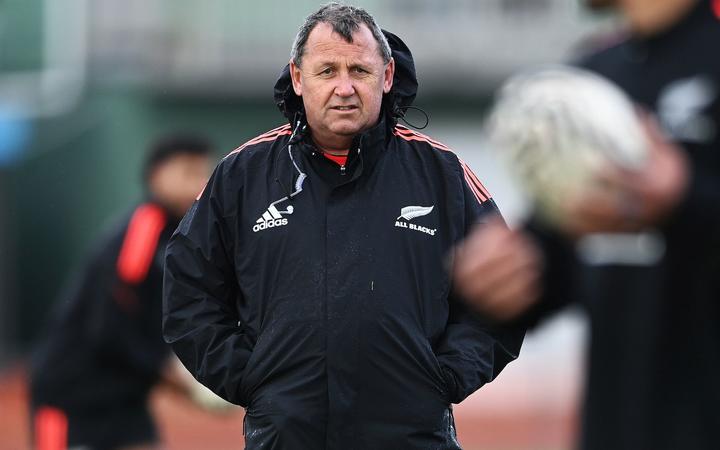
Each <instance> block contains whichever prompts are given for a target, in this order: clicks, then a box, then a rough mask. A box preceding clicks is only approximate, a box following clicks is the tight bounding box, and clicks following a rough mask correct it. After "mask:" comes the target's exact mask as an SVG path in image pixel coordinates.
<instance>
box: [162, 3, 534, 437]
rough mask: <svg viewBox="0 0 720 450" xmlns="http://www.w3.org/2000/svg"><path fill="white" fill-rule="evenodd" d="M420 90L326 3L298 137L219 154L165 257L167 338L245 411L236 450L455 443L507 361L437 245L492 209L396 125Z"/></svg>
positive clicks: (299, 100) (280, 136)
mask: <svg viewBox="0 0 720 450" xmlns="http://www.w3.org/2000/svg"><path fill="white" fill-rule="evenodd" d="M388 41H389V42H388ZM416 88H417V81H416V79H415V70H414V66H413V61H412V56H411V54H410V51H409V50H408V49H407V47H405V45H404V44H403V43H402V42H401V41H400V40H399V39H398V38H397V37H395V36H394V35H392V34H390V33H385V34H384V33H383V32H381V30H380V29H379V28H378V26H377V25H376V23H375V21H374V20H373V18H372V17H371V16H370V15H368V14H367V12H365V11H364V10H362V9H359V8H354V7H351V6H341V5H338V4H335V3H333V4H329V5H326V6H324V7H322V8H321V9H320V10H318V11H317V12H316V13H314V14H312V15H310V16H309V17H308V18H307V20H306V22H305V24H304V25H303V26H302V28H301V29H300V31H299V33H298V35H297V38H296V40H295V44H294V45H293V50H292V59H291V61H290V64H289V65H288V66H287V67H286V68H285V70H284V71H283V73H282V75H281V77H280V79H279V80H278V82H277V84H276V86H275V92H276V100H277V103H278V106H279V107H280V109H281V110H282V112H283V113H284V114H285V116H286V117H287V118H288V119H290V121H291V122H290V125H284V126H280V127H278V128H276V129H274V130H272V131H270V132H268V133H266V134H264V135H261V136H259V137H257V138H255V139H253V140H251V141H249V142H248V143H246V144H244V145H243V146H241V147H240V148H238V149H237V150H236V151H234V152H232V153H231V154H230V155H228V156H227V157H226V158H225V159H224V160H223V161H222V162H221V163H220V164H219V165H218V167H217V168H216V170H215V172H214V174H213V175H212V177H211V179H210V182H209V183H208V185H207V186H206V188H205V190H204V192H203V193H202V194H201V196H200V197H199V199H198V201H197V202H196V203H195V205H193V207H192V208H191V210H190V211H189V212H188V214H187V215H186V216H185V218H184V219H183V220H182V222H181V224H180V226H179V228H178V230H177V232H176V233H175V234H174V235H173V237H172V239H171V241H170V243H169V245H168V251H167V259H166V269H165V290H164V308H165V312H164V321H163V326H164V333H165V338H166V340H167V342H169V343H171V344H172V346H173V349H174V350H175V352H176V353H177V355H178V356H179V358H180V359H181V360H182V361H183V363H184V364H185V365H186V367H187V368H188V369H189V370H190V372H191V373H193V374H194V375H195V376H196V378H197V379H198V380H199V381H201V382H202V383H204V384H205V385H206V386H208V387H209V388H211V389H212V390H213V391H215V392H216V393H217V394H219V395H220V396H222V397H224V398H225V399H227V400H229V401H231V402H234V403H237V404H240V405H243V406H245V407H246V409H247V412H246V423H245V438H246V445H247V448H251V449H259V448H273V449H320V448H338V449H339V448H343V449H345V448H358V449H399V448H403V449H410V448H438V449H456V448H459V444H458V443H457V440H456V439H455V430H454V424H453V419H452V412H451V406H450V404H451V403H458V402H460V401H462V400H463V399H464V398H465V397H467V396H468V395H470V394H471V393H472V392H474V391H475V390H476V389H478V388H479V387H480V386H482V385H483V384H484V383H487V382H489V381H491V380H492V379H493V378H495V376H497V374H498V373H499V372H500V370H502V368H503V367H504V366H505V365H506V364H507V363H508V362H509V361H511V360H512V359H514V358H515V357H516V356H517V354H518V351H519V348H520V344H521V341H522V336H523V332H522V331H511V330H509V329H503V328H496V329H491V328H488V327H486V326H483V325H482V324H481V323H480V322H479V321H478V320H477V319H476V318H475V317H473V316H471V315H470V314H468V312H467V311H466V310H465V308H464V307H463V306H462V304H461V303H459V302H458V301H456V298H455V296H454V294H453V289H452V284H451V283H450V280H449V277H448V275H447V274H446V271H445V267H444V261H445V257H446V254H447V252H448V250H449V249H450V248H451V247H452V246H453V245H454V244H455V243H456V242H457V241H459V240H460V239H462V238H463V237H464V236H465V233H466V231H467V230H469V228H470V227H471V226H472V225H473V224H474V223H477V222H479V221H483V220H485V219H486V218H487V217H490V216H497V215H498V211H497V209H496V206H495V204H494V202H493V200H492V199H491V198H490V195H489V194H488V193H487V191H486V190H485V188H484V187H483V186H482V184H481V183H480V182H479V181H478V179H477V178H476V177H475V175H474V174H473V173H472V172H471V171H470V170H469V169H468V168H467V166H466V165H465V164H464V163H463V162H462V161H460V160H459V159H458V158H457V156H455V155H454V154H453V153H452V152H451V151H449V149H448V148H447V147H445V146H444V145H442V144H440V143H438V142H437V141H435V140H433V139H431V138H429V137H427V136H424V135H422V134H419V133H416V132H414V131H411V130H409V129H407V128H404V127H401V126H399V125H397V124H396V121H397V118H398V115H399V114H401V113H402V109H403V108H404V107H406V106H408V105H409V104H410V103H411V102H412V100H413V99H414V97H415V92H416Z"/></svg>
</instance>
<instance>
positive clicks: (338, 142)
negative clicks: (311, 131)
mask: <svg viewBox="0 0 720 450" xmlns="http://www.w3.org/2000/svg"><path fill="white" fill-rule="evenodd" d="M312 139H313V142H314V143H315V146H316V147H317V149H318V150H320V151H321V152H323V153H327V154H329V155H335V156H344V155H347V154H348V152H349V150H350V145H352V138H350V139H332V140H320V139H318V138H316V137H315V136H313V137H312Z"/></svg>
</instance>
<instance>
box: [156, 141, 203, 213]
mask: <svg viewBox="0 0 720 450" xmlns="http://www.w3.org/2000/svg"><path fill="white" fill-rule="evenodd" d="M210 164H211V161H210V158H209V157H208V156H205V155H196V154H192V153H178V154H176V155H174V156H171V157H170V158H168V159H167V160H165V161H163V162H161V163H160V164H159V165H158V166H157V167H156V168H155V169H153V171H152V173H151V174H150V178H149V180H148V184H149V187H150V192H151V194H152V195H153V196H154V197H155V198H156V199H157V200H158V201H160V202H161V203H162V204H163V205H164V206H165V207H166V208H168V209H169V210H170V212H172V213H173V214H174V215H176V216H177V217H182V216H183V215H185V212H186V211H187V210H188V209H189V208H190V206H192V204H193V202H194V201H195V197H197V195H198V193H199V192H200V191H201V190H202V189H203V187H204V186H205V184H206V183H207V180H208V176H209V175H210V170H211V168H210Z"/></svg>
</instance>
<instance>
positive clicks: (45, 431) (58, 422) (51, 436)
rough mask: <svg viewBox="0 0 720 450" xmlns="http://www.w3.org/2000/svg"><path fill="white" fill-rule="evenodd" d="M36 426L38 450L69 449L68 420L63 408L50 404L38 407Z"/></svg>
mask: <svg viewBox="0 0 720 450" xmlns="http://www.w3.org/2000/svg"><path fill="white" fill-rule="evenodd" d="M34 427H35V446H36V448H37V450H67V432H68V420H67V416H66V415H65V413H64V412H63V411H62V410H60V409H57V408H52V407H49V406H44V407H42V408H40V409H38V410H37V412H36V413H35V423H34Z"/></svg>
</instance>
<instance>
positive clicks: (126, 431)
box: [32, 405, 158, 450]
mask: <svg viewBox="0 0 720 450" xmlns="http://www.w3.org/2000/svg"><path fill="white" fill-rule="evenodd" d="M32 416H33V417H32V427H33V430H32V431H33V443H34V448H35V449H36V450H48V449H53V450H56V449H57V450H60V449H62V450H64V449H67V448H72V447H81V448H83V450H85V449H87V450H111V449H114V448H117V447H123V446H130V445H140V444H153V443H156V442H157V441H158V436H157V430H156V428H155V422H154V421H153V419H152V416H151V415H150V412H149V411H148V409H147V407H145V406H144V405H142V406H137V407H133V408H127V407H124V408H122V409H109V410H103V411H88V412H87V413H84V414H79V413H77V412H68V411H65V410H63V409H61V408H59V407H57V406H52V405H38V406H35V405H33V408H32Z"/></svg>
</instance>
